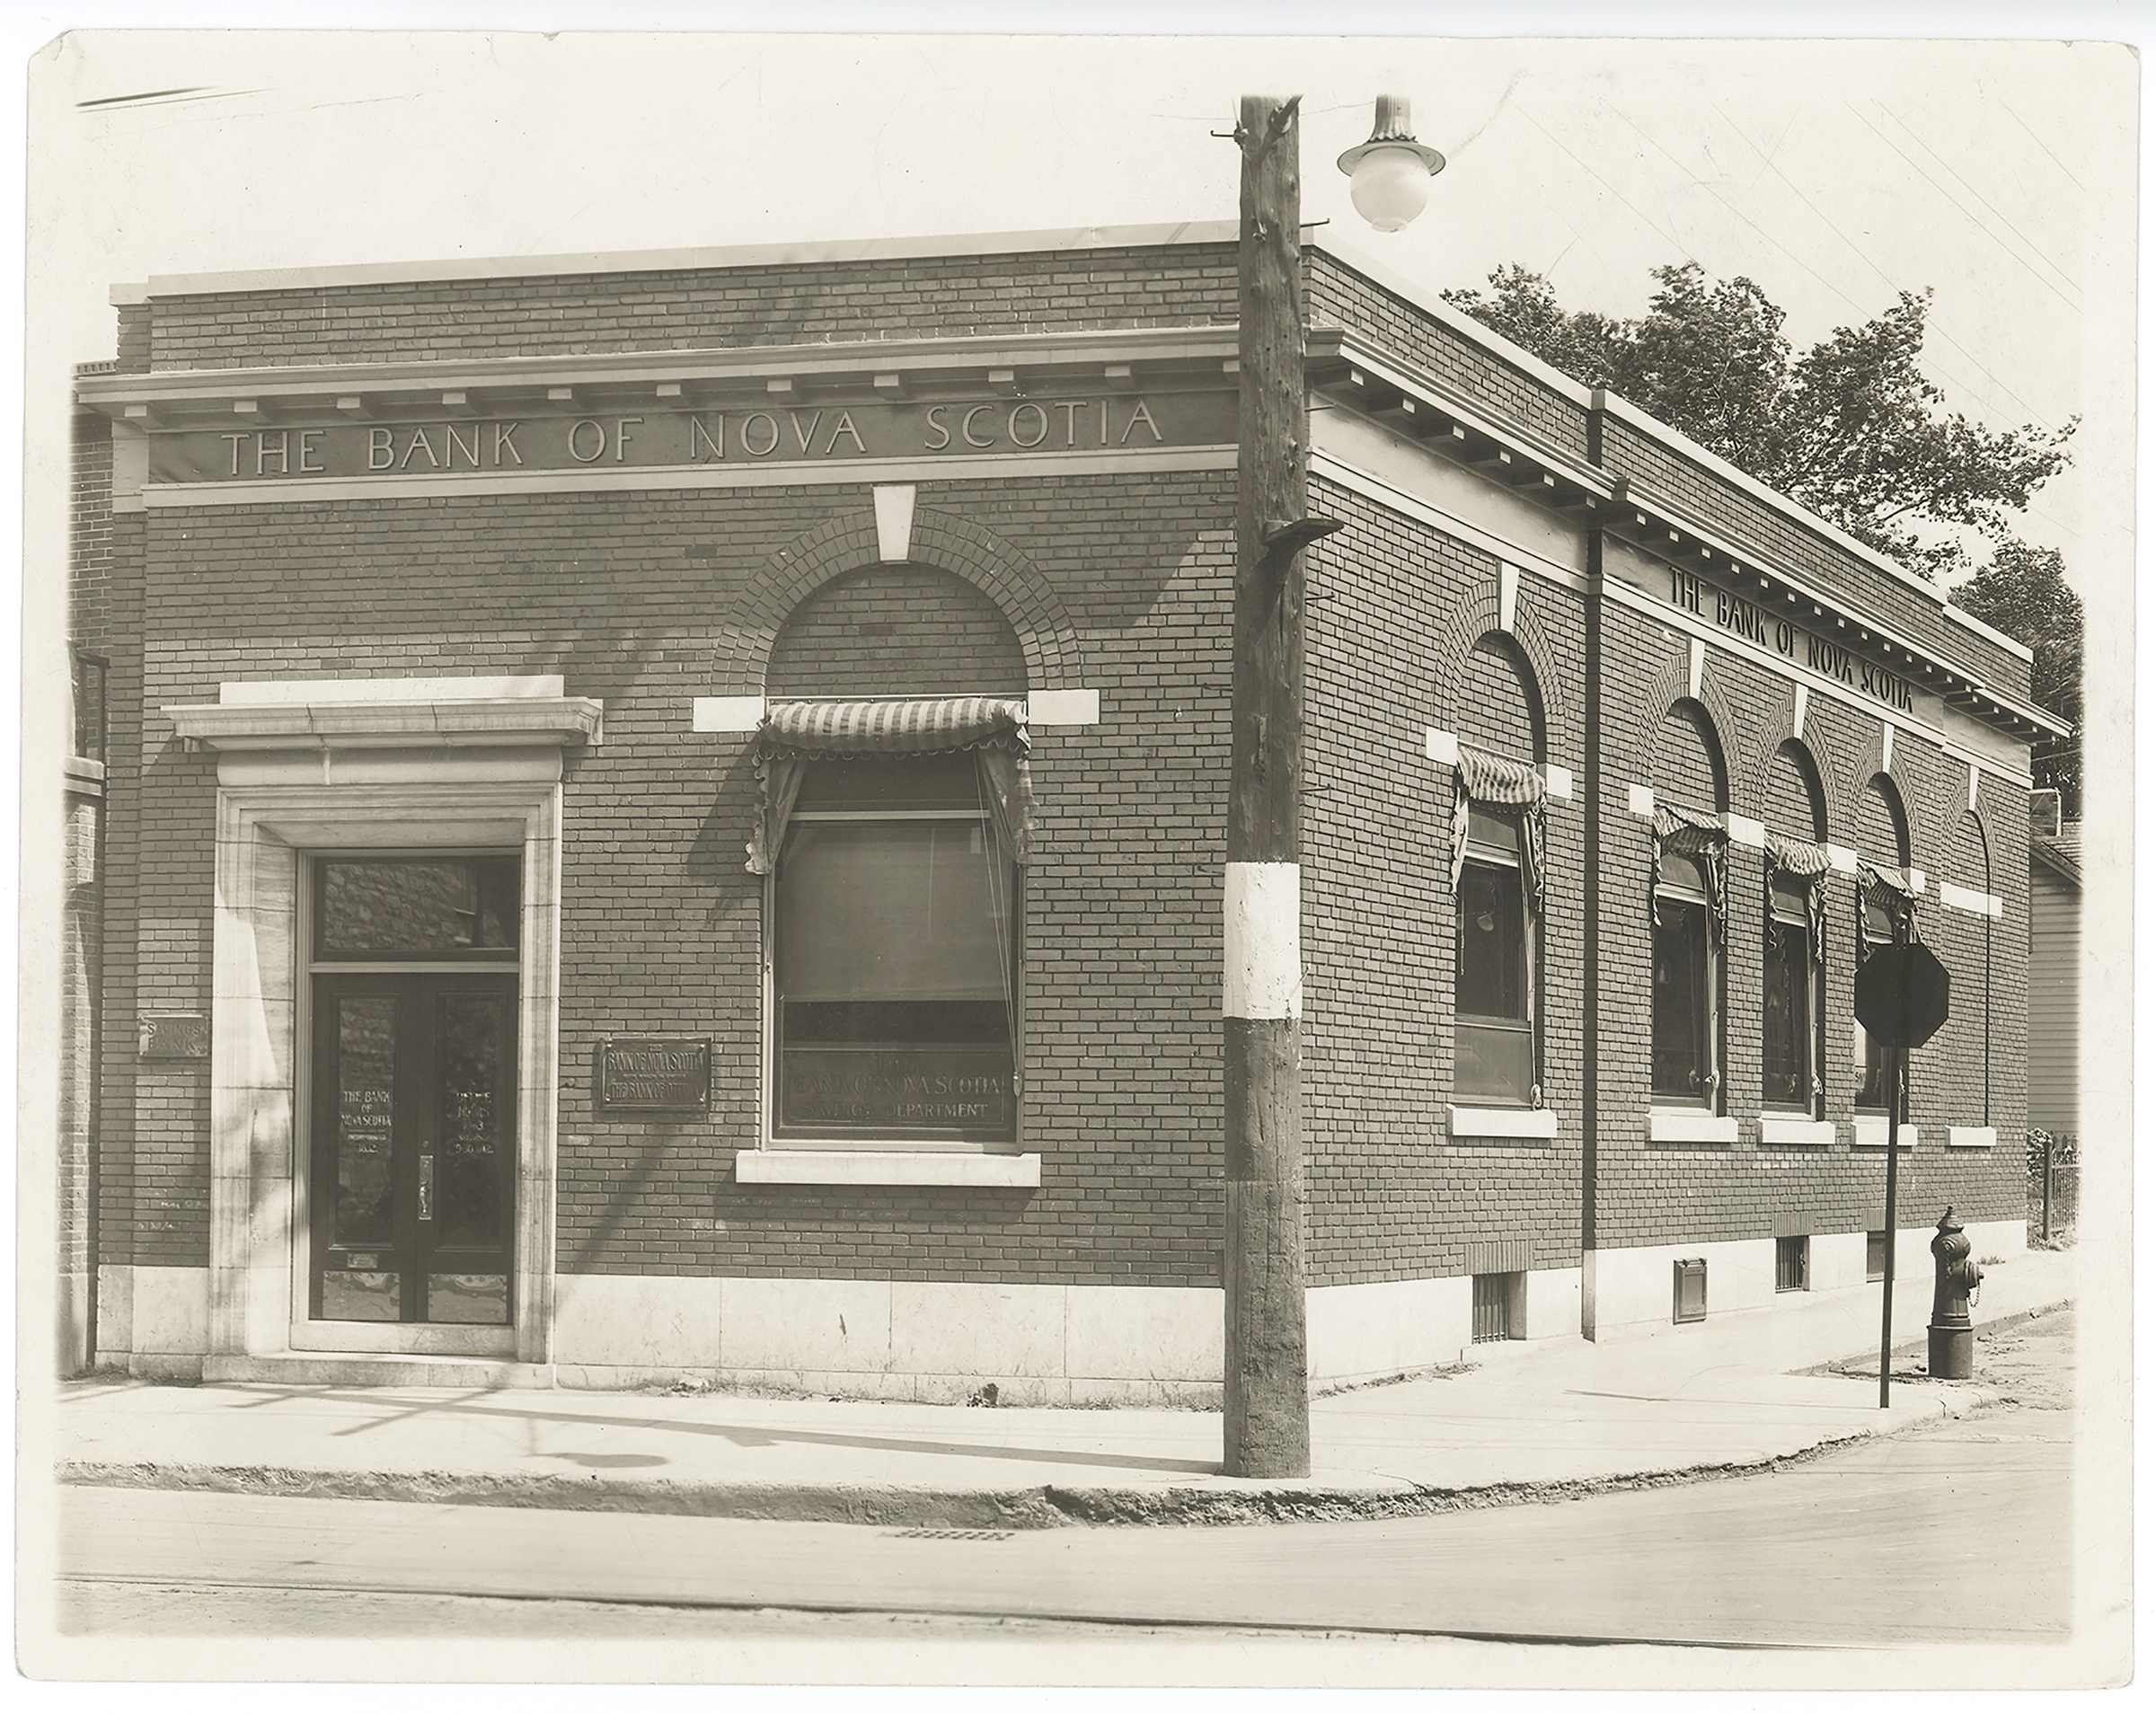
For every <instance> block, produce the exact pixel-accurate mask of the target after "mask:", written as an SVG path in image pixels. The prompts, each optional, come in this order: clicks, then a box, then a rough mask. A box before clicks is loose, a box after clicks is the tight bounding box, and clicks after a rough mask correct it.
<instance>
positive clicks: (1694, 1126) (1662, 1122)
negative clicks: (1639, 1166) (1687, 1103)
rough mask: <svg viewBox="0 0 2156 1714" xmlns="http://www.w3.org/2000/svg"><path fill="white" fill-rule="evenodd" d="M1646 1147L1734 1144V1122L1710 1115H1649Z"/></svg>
mask: <svg viewBox="0 0 2156 1714" xmlns="http://www.w3.org/2000/svg"><path fill="white" fill-rule="evenodd" d="M1647 1140H1648V1142H1649V1143H1734V1142H1736V1120H1735V1119H1734V1118H1728V1117H1727V1116H1723V1115H1717V1114H1713V1113H1649V1114H1648V1116H1647Z"/></svg>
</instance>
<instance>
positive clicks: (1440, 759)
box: [1422, 726, 1460, 768]
mask: <svg viewBox="0 0 2156 1714" xmlns="http://www.w3.org/2000/svg"><path fill="white" fill-rule="evenodd" d="M1422 753H1423V755H1427V756H1428V757H1429V758H1430V760H1431V761H1433V762H1437V763H1442V764H1444V765H1445V766H1446V767H1448V768H1450V767H1455V766H1457V765H1458V764H1459V761H1460V740H1459V739H1458V738H1455V737H1454V735H1453V734H1452V733H1450V732H1440V731H1439V730H1438V729H1436V727H1434V726H1426V727H1424V728H1423V729H1422Z"/></svg>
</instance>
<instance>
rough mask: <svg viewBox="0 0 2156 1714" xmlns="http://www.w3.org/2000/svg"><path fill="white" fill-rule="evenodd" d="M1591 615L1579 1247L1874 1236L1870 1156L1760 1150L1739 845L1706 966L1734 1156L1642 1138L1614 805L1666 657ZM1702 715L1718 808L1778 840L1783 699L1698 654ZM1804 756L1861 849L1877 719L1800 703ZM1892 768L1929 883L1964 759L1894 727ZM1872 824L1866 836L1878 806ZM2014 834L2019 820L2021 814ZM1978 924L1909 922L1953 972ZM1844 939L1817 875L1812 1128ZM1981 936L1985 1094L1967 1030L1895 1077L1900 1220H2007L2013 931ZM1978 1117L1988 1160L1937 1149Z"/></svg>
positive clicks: (1638, 931) (1765, 680) (1751, 961)
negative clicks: (1717, 784)
mask: <svg viewBox="0 0 2156 1714" xmlns="http://www.w3.org/2000/svg"><path fill="white" fill-rule="evenodd" d="M1601 611H1602V615H1603V632H1602V659H1603V663H1604V688H1603V703H1602V707H1603V712H1604V722H1605V725H1604V744H1603V754H1604V772H1603V775H1602V785H1601V789H1600V791H1598V792H1597V793H1596V794H1595V795H1596V799H1597V813H1598V814H1599V816H1600V817H1601V830H1602V840H1603V853H1604V860H1603V876H1604V885H1605V889H1606V890H1605V894H1604V906H1603V909H1602V911H1601V913H1600V923H1599V945H1598V959H1599V966H1600V982H1601V992H1602V994H1603V996H1604V1001H1603V1004H1602V1007H1601V1016H1602V1019H1603V1028H1602V1029H1601V1031H1600V1032H1599V1038H1598V1041H1597V1044H1596V1053H1597V1061H1598V1065H1597V1073H1598V1086H1597V1105H1598V1111H1599V1114H1600V1116H1601V1119H1602V1125H1601V1129H1600V1134H1599V1135H1598V1138H1597V1151H1596V1171H1595V1237H1596V1241H1597V1243H1598V1244H1600V1245H1602V1246H1604V1247H1618V1246H1622V1245H1631V1244H1656V1243H1674V1242H1678V1241H1720V1240H1730V1239H1745V1238H1763V1237H1767V1236H1772V1235H1773V1226H1772V1221H1773V1218H1774V1216H1775V1215H1776V1214H1777V1213H1778V1212H1780V1213H1782V1214H1784V1215H1788V1214H1798V1215H1803V1216H1805V1217H1806V1218H1807V1220H1808V1223H1809V1225H1810V1228H1811V1229H1812V1230H1815V1231H1820V1232H1832V1231H1845V1232H1846V1231H1861V1230H1867V1229H1870V1228H1876V1227H1877V1226H1878V1225H1879V1224H1881V1220H1882V1218H1883V1214H1884V1201H1883V1198H1884V1196H1885V1183H1886V1179H1885V1162H1884V1160H1883V1157H1882V1155H1881V1153H1880V1152H1879V1151H1878V1150H1877V1149H1872V1150H1855V1149H1852V1148H1851V1145H1850V1144H1848V1143H1847V1142H1844V1141H1837V1142H1836V1143H1834V1144H1831V1145H1829V1146H1827V1147H1825V1148H1820V1147H1816V1146H1779V1145H1772V1144H1763V1143H1762V1142H1761V1140H1760V1132H1759V1126H1758V1114H1759V1112H1760V1108H1761V1098H1762V1091H1763V1083H1762V1073H1761V1066H1760V1058H1761V1047H1762V1044H1761V1031H1762V1012H1761V985H1762V960H1763V944H1764V912H1765V904H1764V888H1765V884H1766V873H1765V860H1764V856H1763V853H1760V852H1758V851H1756V850H1754V849H1753V848H1751V847H1749V846H1746V845H1743V844H1736V843H1733V844H1731V846H1730V848H1729V901H1730V917H1729V923H1730V927H1729V934H1728V939H1727V948H1726V950H1725V953H1724V957H1723V965H1722V976H1723V993H1724V1003H1723V1030H1724V1045H1723V1053H1724V1067H1723V1069H1724V1079H1725V1091H1726V1100H1727V1111H1728V1112H1729V1113H1730V1114H1731V1115H1733V1116H1735V1117H1736V1118H1737V1120H1738V1122H1739V1123H1738V1135H1739V1140H1738V1142H1737V1143H1736V1144H1733V1145H1719V1144H1652V1143H1649V1142H1648V1141H1647V1136H1646V1130H1647V1127H1646V1116H1647V1112H1648V1094H1647V1073H1648V1041H1647V1032H1648V1021H1649V1020H1648V1014H1647V1012H1645V1010H1644V1009H1642V1008H1640V1007H1639V1006H1638V1005H1637V1003H1634V1002H1630V1001H1628V999H1627V996H1628V995H1632V994H1639V993H1641V992H1643V991H1644V990H1645V986H1646V983H1645V972H1646V968H1647V960H1648V926H1647V919H1646V915H1645V912H1644V908H1643V906H1642V905H1640V904H1639V902H1637V901H1638V900H1639V898H1640V897H1643V889H1628V888H1626V886H1625V884H1624V879H1623V878H1624V877H1625V876H1626V875H1628V874H1631V873H1639V874H1644V872H1645V868H1646V862H1647V844H1648V835H1647V824H1646V822H1645V821H1644V819H1642V818H1641V817H1636V816H1633V815H1632V814H1630V810H1629V808H1628V807H1627V803H1626V797H1625V786H1626V784H1627V783H1628V782H1629V781H1630V779H1631V778H1632V777H1633V776H1634V774H1635V773H1636V770H1637V764H1636V763H1635V762H1634V761H1633V760H1632V758H1634V757H1635V756H1639V755H1644V754H1646V751H1645V748H1644V743H1645V738H1646V734H1647V729H1648V721H1649V720H1655V721H1657V723H1658V721H1659V718H1660V715H1661V711H1662V709H1663V708H1665V707H1666V705H1667V700H1666V699H1667V698H1668V697H1669V696H1670V695H1671V694H1673V693H1681V691H1682V689H1683V655H1684V644H1683V639H1681V638H1677V639H1672V638H1671V637H1669V636H1667V635H1666V633H1665V632H1663V630H1662V628H1661V627H1660V626H1658V625H1656V624H1654V623H1651V622H1650V621H1648V619H1646V618H1645V617H1644V616H1642V615H1639V614H1634V613H1632V612H1631V611H1630V610H1628V609H1625V608H1621V607H1619V606H1616V605H1613V604H1604V606H1603V608H1602V610H1601ZM1702 702H1704V703H1705V704H1706V705H1707V707H1708V708H1709V710H1710V711H1711V712H1712V714H1713V718H1714V723H1715V728H1716V730H1715V736H1716V738H1717V740H1718V742H1719V746H1720V747H1721V749H1722V752H1723V755H1724V756H1725V758H1726V760H1727V765H1728V774H1729V780H1730V786H1729V804H1728V807H1729V808H1731V809H1733V810H1734V811H1736V813H1737V814H1739V815H1742V816H1747V817H1752V818H1754V819H1757V820H1763V821H1766V822H1768V823H1769V824H1770V825H1786V818H1787V817H1789V816H1790V815H1791V814H1792V807H1791V805H1790V803H1789V791H1788V788H1787V787H1783V788H1780V790H1779V791H1778V794H1777V796H1776V797H1775V798H1774V799H1772V800H1771V799H1770V795H1769V792H1768V790H1767V782H1768V781H1769V779H1770V778H1772V776H1773V771H1774V770H1773V764H1774V757H1775V754H1776V752H1777V751H1778V750H1780V748H1781V747H1783V746H1784V745H1785V744H1786V743H1788V742H1789V733H1790V731H1791V730H1792V729H1793V725H1794V720H1795V702H1794V695H1793V693H1792V689H1791V687H1790V685H1789V684H1788V683H1787V682H1786V681H1783V680H1780V679H1778V678H1776V677H1774V676H1772V675H1770V674H1768V673H1766V672H1765V671H1763V669H1762V668H1760V667H1755V666H1754V665H1753V664H1752V663H1751V662H1750V661H1749V660H1748V659H1746V658H1743V657H1739V656H1737V655H1736V654H1734V653H1732V652H1730V651H1727V650H1722V649H1715V648H1714V647H1713V646H1712V645H1710V647H1709V649H1708V656H1707V666H1706V671H1705V675H1704V684H1703V695H1702ZM1718 704H1719V707H1718ZM1803 747H1804V748H1805V749H1806V751H1807V753H1808V754H1809V755H1811V756H1812V758H1813V759H1814V761H1815V763H1816V764H1817V766H1818V768H1819V772H1820V773H1821V776H1822V783H1823V785H1824V786H1825V797H1826V800H1827V806H1828V807H1827V821H1826V827H1825V837H1826V838H1827V839H1828V840H1831V841H1832V842H1833V843H1834V844H1843V845H1848V846H1851V847H1852V848H1855V849H1857V850H1860V851H1867V852H1873V851H1876V850H1877V849H1878V846H1877V841H1878V832H1877V830H1876V828H1874V827H1872V826H1870V825H1869V823H1868V822H1867V820H1866V818H1865V812H1864V811H1863V810H1862V808H1861V807H1860V806H1861V805H1862V803H1863V801H1864V798H1865V796H1866V793H1865V784H1866V782H1868V781H1869V778H1870V777H1871V775H1872V774H1873V773H1877V772H1878V770H1879V767H1880V760H1881V757H1880V752H1881V741H1880V731H1879V722H1878V719H1877V718H1876V717H1874V716H1871V715H1869V714H1867V713H1865V712H1863V711H1859V710H1856V709H1853V708H1851V707H1850V706H1848V705H1847V704H1844V703H1842V702H1838V701H1833V700H1830V699H1826V698H1823V697H1817V696H1815V697H1814V698H1812V699H1811V701H1810V703H1809V707H1808V710H1807V715H1806V725H1805V738H1804V740H1803ZM1657 765H1659V761H1658V753H1657ZM1784 765H1785V766H1786V764H1784ZM1892 773H1893V778H1894V780H1895V785H1896V788H1897V790H1898V791H1900V792H1901V794H1902V796H1903V797H1904V801H1905V802H1906V803H1907V804H1908V806H1909V814H1910V821H1911V843H1912V845H1913V852H1912V854H1911V860H1912V861H1914V862H1915V863H1916V864H1917V865H1918V866H1920V867H1924V868H1927V869H1930V870H1931V872H1932V873H1934V874H1937V873H1940V872H1942V871H1941V870H1939V869H1938V868H1937V867H1936V866H1935V865H1937V864H1938V863H1939V862H1940V861H1942V860H1948V859H1947V858H1946V853H1948V852H1950V850H1951V849H1952V848H1953V844H1954V842H1955V841H1956V840H1957V838H1958V837H1959V835H1958V834H1957V831H1956V823H1957V818H1958V817H1959V815H1960V813H1961V812H1962V809H1963V806H1965V805H1966V791H1967V764H1966V763H1960V762H1957V761H1955V760H1954V759H1953V758H1951V757H1948V756H1947V755H1944V754H1943V753H1941V752H1940V750H1939V749H1938V748H1937V747H1934V746H1932V745H1930V744H1928V743H1926V742H1925V741H1924V740H1922V738H1917V737H1915V736H1913V734H1912V733H1910V732H1909V731H1907V730H1905V729H1904V730H1902V731H1899V732H1897V734H1896V736H1895V747H1894V766H1893V770H1892ZM1984 790H1985V791H1986V793H1987V794H1994V795H1997V796H2000V797H2003V795H2004V794H2005V792H2006V791H2007V788H2005V787H2003V786H2002V785H2001V784H2000V782H1998V781H1997V779H1996V776H1993V775H1986V776H1985V777H1984ZM1957 791H1958V793H1959V794H1960V795H1959V797H1958V799H1957V795H1956V794H1957ZM1874 801H1875V804H1876V802H1877V800H1876V797H1875V799H1874ZM1870 814H1871V817H1872V818H1873V820H1875V821H1876V819H1877V817H1878V811H1877V809H1876V808H1875V809H1874V810H1873V811H1871V812H1870ZM2021 819H2022V822H2023V824H2024V825H2026V817H2021ZM1889 849H1890V847H1889ZM1889 860H1891V859H1889ZM1949 861H1950V860H1949ZM2000 874H2001V870H2000V867H1999V862H1998V859H1997V857H1996V856H1994V858H1993V875H1994V878H1995V879H1996V878H1998V877H1999V875H2000ZM2025 888H2026V882H2025V881H2024V890H2025ZM2000 890H2002V891H2003V890H2004V889H2003V888H2001V889H2000ZM2018 911H2019V912H2020V913H2021V914H2022V915H2021V918H2019V919H2018V918H2017V912H2018ZM2025 912H2026V904H2025V900H2024V901H2023V902H2021V903H2020V904H2019V905H2018V904H2017V903H2015V902H2014V901H2011V900H2010V901H2009V904H2008V906H2007V919H2006V922H2007V923H2011V922H2013V921H2015V920H2025ZM1979 920H1980V919H1976V918H1973V917H1970V916H1968V915H1967V914H1965V913H1961V912H1955V911H1948V910H1946V909H1945V908H1944V907H1942V906H1940V904H1939V902H1938V895H1937V888H1936V886H1933V887H1932V888H1931V893H1930V897H1929V898H1928V899H1927V901H1926V903H1925V904H1924V905H1923V906H1922V907H1921V909H1920V923H1921V927H1922V933H1923V935H1924V938H1925V939H1926V940H1927V941H1933V942H1934V943H1935V944H1937V945H1939V946H1940V950H1941V956H1942V958H1944V959H1946V961H1947V962H1948V965H1949V967H1950V968H1953V967H1955V964H1956V961H1957V960H1960V961H1962V962H1963V963H1965V964H1966V961H1967V959H1968V958H1969V956H1970V954H1969V941H1968V936H1969V934H1970V932H1971V931H1970V928H1969V926H1968V925H1969V924H1972V923H1976V922H1978V921H1979ZM1855 924H1856V883H1855V882H1854V881H1853V880H1852V879H1850V878H1849V877H1847V876H1843V875H1833V876H1830V877H1829V879H1828V882H1827V925H1826V1003H1825V1015H1826V1020H1827V1023H1826V1029H1825V1042H1824V1055H1823V1058H1824V1062H1825V1063H1824V1066H1823V1070H1824V1072H1825V1085H1826V1107H1825V1111H1826V1117H1827V1118H1829V1119H1833V1120H1837V1121H1841V1122H1842V1123H1844V1124H1845V1123H1846V1122H1847V1121H1848V1120H1849V1119H1850V1118H1851V1110H1852V1100H1853V1096H1854V1091H1855V1083H1856V1073H1855V1069H1854V1065H1853V1055H1852V1032H1851V1026H1850V1019H1851V1015H1852V1007H1853V999H1852V994H1851V981H1852V977H1853V964H1854V959H1853V951H1854V944H1855ZM1993 932H1994V935H1995V937H1999V938H1998V939H1995V941H1994V948H1995V952H1994V959H1993V983H1994V987H1993V1047H1992V1055H1993V1057H1992V1061H1991V1081H1990V1082H1989V1084H1988V1086H1987V1084H1986V1082H1985V1081H1984V1058H1983V1046H1982V1026H1981V1023H1977V1024H1975V1025H1974V1026H1973V1027H1968V1028H1963V1029H1958V1030H1949V1031H1948V1034H1947V1035H1946V1036H1945V1037H1943V1038H1941V1039H1940V1042H1938V1043H1937V1044H1935V1045H1934V1046H1932V1047H1927V1048H1924V1049H1922V1050H1919V1052H1918V1053H1917V1055H1916V1056H1914V1058H1913V1062H1912V1072H1913V1075H1912V1082H1911V1100H1910V1118H1911V1120H1912V1122H1913V1123H1915V1124H1916V1125H1918V1126H1921V1127H1922V1142H1921V1145H1920V1147H1919V1148H1918V1150H1917V1151H1916V1153H1914V1154H1913V1155H1911V1156H1908V1157H1906V1158H1904V1162H1903V1163H1902V1168H1901V1186H1900V1191H1901V1196H1902V1197H1903V1201H1902V1205H1901V1206H1902V1207H1903V1208H1904V1210H1905V1211H1906V1212H1907V1217H1908V1218H1909V1219H1910V1220H1914V1219H1916V1218H1917V1217H1918V1216H1919V1215H1922V1217H1923V1218H1924V1219H1927V1220H1929V1219H1932V1218H1935V1217H1936V1216H1937V1215H1938V1213H1939V1210H1940V1209H1941V1208H1943V1207H1945V1206H1946V1205H1947V1204H1948V1203H1949V1202H1950V1203H1952V1204H1953V1205H1954V1206H1955V1209H1956V1211H1957V1214H1958V1215H1960V1216H1961V1217H1962V1218H1963V1219H1965V1220H2005V1219H2016V1218H2019V1215H2020V1211H2021V1202H2020V1197H2021V1181H2020V1178H2019V1155H2018V1153H2017V1152H2016V1144H2014V1142H2013V1140H2012V1136H2011V1135H2010V1134H2009V1132H2008V1130H2007V1128H2006V1127H2007V1126H2010V1125H2013V1126H2018V1125H2019V1117H2018V1115H2019V1106H2020V1102H2021V1099H2022V1098H2021V1095H2020V1093H2019V1081H2020V1073H2019V1069H2018V1067H2019V1058H2018V1054H2019V1049H2018V1048H2015V1047H2010V1040H2011V1039H2012V1038H2014V1035H2015V1030H2016V1029H2017V1028H2018V1026H2016V1025H2015V1024H2013V1023H2012V1022H2011V1021H2010V1018H2011V1016H2012V1015H2014V1014H2018V1012H2019V1004H2020V1003H2019V997H2018V991H2017V983H2018V981H2019V979H2020V974H2019V968H2018V963H2019V958H2018V955H2013V956H2000V955H1999V954H1998V953H1997V951H1996V948H1997V947H1998V944H1999V940H2001V939H2003V938H2004V937H2005V936H2007V935H2010V934H2011V933H2012V932H2015V931H2014V930H2012V929H2011V928H2010V927H2008V926H2003V925H1995V926H1994V931H1993ZM2023 932H2025V931H2023ZM2010 966H2013V967H2012V968H2010ZM1975 1010H1976V1012H1978V1013H1980V1011H1981V1009H1980V1008H1977V1009H1975ZM1987 1099H1988V1106H1989V1110H1990V1112H1991V1113H1992V1114H1993V1115H2004V1116H2005V1117H2003V1118H1992V1119H1987V1118H1986V1117H1985V1109H1986V1106H1987ZM1987 1122H1991V1123H1998V1124H1999V1125H2000V1126H2001V1139H2002V1140H2001V1144H2000V1146H1999V1147H1998V1148H1997V1149H1994V1150H1992V1151H1989V1152H1976V1151H1966V1152H1950V1151H1949V1150H1948V1146H1947V1129H1948V1126H1949V1125H1983V1124H1985V1123H1987ZM2017 1134H2018V1133H2017Z"/></svg>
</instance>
